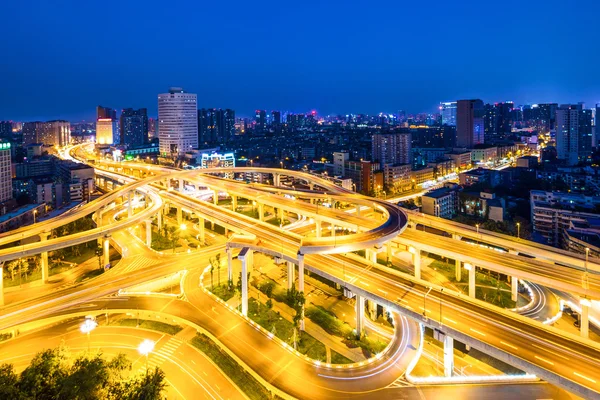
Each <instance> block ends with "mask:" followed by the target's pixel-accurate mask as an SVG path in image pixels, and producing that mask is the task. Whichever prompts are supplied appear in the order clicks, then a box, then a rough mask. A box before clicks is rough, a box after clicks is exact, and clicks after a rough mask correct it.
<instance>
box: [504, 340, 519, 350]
mask: <svg viewBox="0 0 600 400" xmlns="http://www.w3.org/2000/svg"><path fill="white" fill-rule="evenodd" d="M500 343H501V344H503V345H505V346H508V347H510V348H513V349H515V350H519V348H517V347H515V346H513V345H512V344H508V343H506V342H502V341H501V342H500Z"/></svg>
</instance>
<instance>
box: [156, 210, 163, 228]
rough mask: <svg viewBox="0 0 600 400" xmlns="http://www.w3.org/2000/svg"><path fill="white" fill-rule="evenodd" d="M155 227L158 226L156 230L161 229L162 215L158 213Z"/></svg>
mask: <svg viewBox="0 0 600 400" xmlns="http://www.w3.org/2000/svg"><path fill="white" fill-rule="evenodd" d="M156 225H157V226H158V230H159V231H160V230H161V229H162V213H161V212H160V211H159V212H158V214H156Z"/></svg>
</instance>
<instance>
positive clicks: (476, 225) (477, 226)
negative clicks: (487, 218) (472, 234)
mask: <svg viewBox="0 0 600 400" xmlns="http://www.w3.org/2000/svg"><path fill="white" fill-rule="evenodd" d="M475 227H476V228H477V234H478V235H479V224H475Z"/></svg>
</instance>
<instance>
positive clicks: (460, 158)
mask: <svg viewBox="0 0 600 400" xmlns="http://www.w3.org/2000/svg"><path fill="white" fill-rule="evenodd" d="M447 156H448V157H450V158H451V159H453V160H454V164H455V165H456V168H458V169H459V170H462V169H467V168H471V165H472V161H471V152H470V151H461V150H456V151H451V152H449V153H447Z"/></svg>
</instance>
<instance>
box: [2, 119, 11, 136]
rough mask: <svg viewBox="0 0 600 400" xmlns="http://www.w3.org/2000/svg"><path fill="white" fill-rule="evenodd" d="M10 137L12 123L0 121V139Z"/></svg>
mask: <svg viewBox="0 0 600 400" xmlns="http://www.w3.org/2000/svg"><path fill="white" fill-rule="evenodd" d="M11 136H12V121H0V138H9V137H11Z"/></svg>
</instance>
